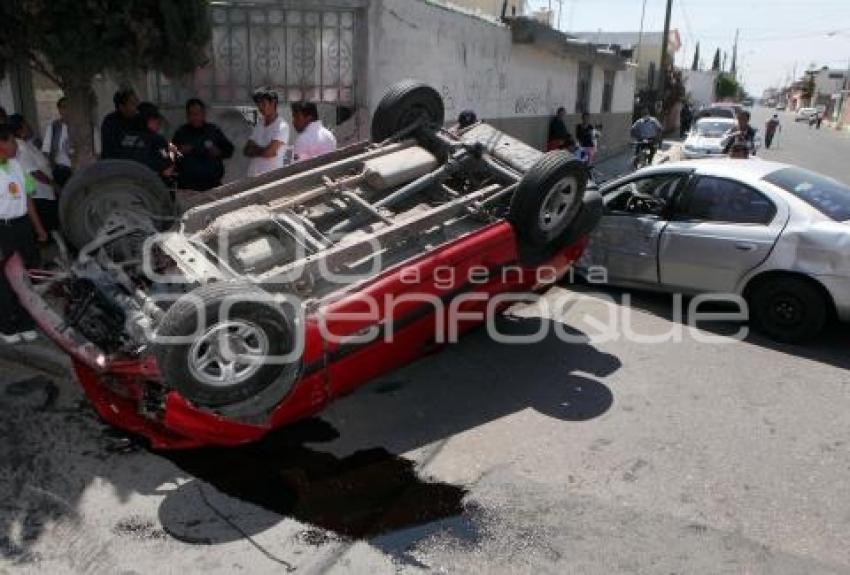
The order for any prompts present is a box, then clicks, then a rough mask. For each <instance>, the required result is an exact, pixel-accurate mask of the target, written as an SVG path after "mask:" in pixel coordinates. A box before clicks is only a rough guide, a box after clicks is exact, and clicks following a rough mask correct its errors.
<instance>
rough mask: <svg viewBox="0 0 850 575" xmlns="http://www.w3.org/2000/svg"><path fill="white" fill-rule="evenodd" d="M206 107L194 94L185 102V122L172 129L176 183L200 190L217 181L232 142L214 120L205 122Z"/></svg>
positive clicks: (208, 187) (220, 175)
mask: <svg viewBox="0 0 850 575" xmlns="http://www.w3.org/2000/svg"><path fill="white" fill-rule="evenodd" d="M206 114H207V107H206V105H205V104H204V103H203V102H202V101H201V100H199V99H198V98H192V99H190V100H189V101H188V102H186V123H185V124H183V125H182V126H180V127H179V128H178V129H177V131H176V132H175V133H174V137H173V138H172V139H171V142H172V143H173V144H174V145H175V146H176V147H177V150H178V151H179V152H180V156H179V157H178V158H177V185H178V187H180V188H182V189H185V190H197V191H200V192H203V191H206V190H209V189H212V188H215V187H217V186H220V185H221V179H222V178H223V177H224V160H225V159H227V158H229V157H231V156H232V155H233V144H232V143H231V142H230V140H228V139H227V136H225V135H224V133H223V132H222V131H221V129H220V128H219V127H218V126H216V125H215V124H210V123H208V122H207V117H206Z"/></svg>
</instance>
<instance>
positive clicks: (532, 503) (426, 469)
mask: <svg viewBox="0 0 850 575" xmlns="http://www.w3.org/2000/svg"><path fill="white" fill-rule="evenodd" d="M762 117H763V116H762V113H761V112H760V111H758V110H757V111H756V115H755V118H756V122H758V123H763V122H762V120H761V118H762ZM784 123H785V126H786V127H785V131H784V132H783V134H782V136H781V139H780V142H779V144H780V146H779V148H778V149H777V150H775V151H770V152H765V153H764V155H765V156H766V157H777V158H780V157H781V158H782V159H793V160H795V161H798V162H799V163H801V164H802V165H807V166H810V167H813V168H814V169H818V170H820V171H823V172H825V173H831V174H832V175H834V176H837V177H839V178H843V179H844V180H845V181H848V180H850V177H848V176H850V172H848V170H850V162H847V158H850V154H848V152H850V149H848V148H850V139H848V138H847V136H846V135H843V134H836V133H830V132H828V131H826V130H821V131H820V132H815V131H811V132H810V131H808V128H804V127H803V126H802V125H798V126H794V125H793V123H792V122H789V121H787V120H786V121H785V122H784ZM842 146H843V147H842ZM565 297H566V298H572V299H571V300H564V299H563V298H565ZM626 297H630V296H628V294H624V293H623V292H620V291H617V290H603V291H601V292H594V291H593V290H590V289H589V288H569V289H567V288H565V287H558V288H555V289H554V290H552V291H551V292H549V293H548V294H547V296H546V298H545V302H547V304H548V305H544V304H540V305H538V306H531V307H527V308H522V309H519V310H515V311H514V313H513V314H511V315H510V316H509V317H507V318H505V319H504V320H502V321H501V322H500V324H499V325H500V326H501V329H502V331H505V332H508V333H511V334H514V335H518V334H528V333H534V332H536V331H538V330H540V329H543V328H545V329H547V330H548V335H547V336H546V337H544V338H543V339H542V341H540V342H538V343H536V344H533V345H508V344H497V343H495V342H494V341H492V340H491V339H490V338H489V337H488V336H487V334H486V333H485V332H484V331H478V332H475V333H473V334H471V335H470V336H469V337H467V338H465V339H464V340H463V341H461V342H460V343H459V344H457V345H454V346H451V347H450V348H448V349H446V350H444V351H443V352H442V353H440V354H437V355H434V356H431V357H428V358H426V359H423V360H421V361H419V362H417V363H416V364H413V365H411V366H409V367H407V368H405V369H402V370H399V371H397V372H395V373H394V374H392V375H390V376H388V377H386V378H384V379H382V380H380V381H376V382H374V383H372V384H370V385H369V386H367V387H365V388H363V389H361V390H359V391H358V392H357V393H355V394H353V395H351V396H349V397H346V398H344V399H342V400H340V401H338V402H337V403H336V404H334V405H333V406H332V407H330V408H329V409H328V410H327V411H326V412H324V413H323V414H322V415H321V417H320V420H317V421H312V422H309V423H308V424H305V425H303V426H299V427H298V428H296V429H293V430H290V431H287V432H284V433H282V434H278V435H276V436H275V437H274V438H273V439H272V440H270V441H268V442H266V443H265V444H263V445H261V446H259V447H257V448H250V449H239V450H227V451H211V452H204V453H200V454H188V455H186V454H184V455H169V456H168V457H165V456H163V455H161V454H153V453H150V452H148V451H146V450H144V449H138V448H134V446H132V445H128V444H127V443H126V442H125V441H123V440H122V438H121V437H120V436H116V435H115V434H114V433H111V432H110V430H109V429H107V428H106V427H105V426H104V425H102V424H101V423H100V422H99V421H98V420H97V418H96V417H95V416H94V414H93V413H92V412H91V410H90V409H89V408H88V406H87V403H86V402H85V400H84V399H83V398H82V395H81V393H80V392H79V390H78V388H77V387H76V385H75V384H74V382H73V381H72V379H71V377H70V375H68V374H67V373H62V372H61V370H60V372H58V373H56V372H45V371H44V369H46V366H47V364H46V363H44V364H42V363H41V362H39V365H37V366H34V365H23V364H22V363H21V362H19V361H18V362H9V361H3V362H0V410H1V411H0V426H2V429H0V434H2V437H3V440H2V441H0V502H2V503H1V504H0V560H1V561H2V562H0V570H4V569H8V571H10V572H18V571H21V572H49V573H66V572H78V573H149V572H161V573H191V572H200V571H203V572H208V573H225V572H226V573H231V572H244V573H252V574H253V573H280V572H282V571H285V570H286V569H287V566H288V567H289V568H292V569H295V570H297V571H298V572H303V573H318V572H340V573H341V572H356V573H364V572H369V573H373V574H379V573H399V572H400V573H414V572H424V571H428V570H432V571H437V572H447V573H485V572H486V573H511V574H513V573H559V574H561V573H582V574H585V573H599V574H612V573H641V574H655V573H657V574H659V575H661V574H663V575H669V574H671V573H688V574H691V573H705V574H716V573H751V574H761V573H765V574H767V573H771V574H774V573H776V574H784V573H788V574H799V573H806V574H816V573H850V545H848V544H847V541H848V540H850V418H848V415H847V414H848V412H850V371H848V368H850V354H848V352H847V350H848V346H850V336H848V330H847V329H846V326H835V327H834V328H833V329H832V330H831V331H830V333H828V334H826V335H825V336H824V337H823V338H821V339H820V340H819V341H817V342H815V343H814V344H813V345H810V346H806V347H795V346H783V345H777V344H774V343H772V342H770V341H767V340H764V339H762V338H760V337H758V336H755V335H750V336H749V337H747V339H746V340H745V341H736V340H734V339H732V338H730V337H728V335H726V336H724V335H722V334H728V333H730V331H729V330H730V329H734V328H736V327H737V326H724V325H722V324H718V325H716V326H705V327H706V328H707V329H695V330H691V329H689V328H687V327H685V326H684V325H683V324H682V322H681V321H678V320H677V319H675V318H674V311H675V308H674V305H673V303H674V302H673V301H672V299H671V298H670V297H667V296H658V295H647V294H634V295H632V296H631V297H632V302H631V304H632V305H630V306H625V305H620V304H621V303H623V301H622V300H623V298H626ZM612 299H613V300H615V301H616V302H619V303H616V304H614V305H613V306H610V305H606V302H607V301H610V300H612ZM566 301H572V302H573V305H567V306H565V305H563V304H564V303H565V302H566ZM556 304H557V305H556ZM612 318H614V319H612ZM614 321H616V324H615V326H616V328H617V329H616V330H615V332H616V333H619V334H620V335H619V336H618V337H617V338H614V339H607V340H606V339H604V338H600V337H593V336H594V335H596V336H599V335H600V334H602V333H604V332H603V330H602V329H601V328H602V327H603V325H611V324H612V322H614ZM555 328H558V329H561V330H562V331H564V332H565V333H569V334H573V335H575V334H581V333H584V334H587V335H588V336H589V340H588V341H584V342H578V343H577V342H564V341H562V340H561V339H560V338H559V337H557V336H556V334H555ZM629 330H630V331H631V332H633V333H637V334H643V335H644V336H650V335H652V336H656V337H657V338H658V339H659V340H663V341H659V342H658V343H650V342H646V341H644V342H638V341H635V339H636V338H626V337H624V334H625V333H627V332H628V331H629ZM665 334H666V335H665ZM662 336H663V337H662ZM709 337H714V338H715V339H718V338H719V341H706V338H709ZM644 339H645V338H644ZM7 357H8V356H7ZM423 521H425V522H426V524H425V525H424V526H423V525H421V523H422V522H423Z"/></svg>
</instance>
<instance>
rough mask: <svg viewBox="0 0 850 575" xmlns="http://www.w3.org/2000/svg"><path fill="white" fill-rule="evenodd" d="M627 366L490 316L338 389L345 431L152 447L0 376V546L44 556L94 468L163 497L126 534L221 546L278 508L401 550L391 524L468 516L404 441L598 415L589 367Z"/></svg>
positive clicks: (122, 490) (51, 388) (458, 495)
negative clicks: (417, 356)
mask: <svg viewBox="0 0 850 575" xmlns="http://www.w3.org/2000/svg"><path fill="white" fill-rule="evenodd" d="M499 323H500V326H501V327H500V331H501V332H502V333H509V334H513V335H522V334H529V333H538V332H539V331H540V330H541V328H544V327H546V326H547V325H548V324H551V323H552V322H550V321H549V320H540V319H537V318H535V319H520V318H504V319H502V320H501V321H500V322H499ZM619 367H620V362H619V361H618V360H617V358H615V357H613V356H611V355H608V354H604V353H601V352H599V351H597V350H596V349H595V348H593V347H592V346H590V345H576V344H567V343H564V342H562V341H561V340H560V339H558V338H557V337H555V336H554V335H553V334H552V333H551V331H550V333H549V335H548V336H546V337H545V338H544V339H543V341H541V342H539V343H536V344H533V345H505V344H497V343H495V342H493V341H492V340H490V339H489V337H488V336H487V334H486V333H485V332H484V331H483V330H481V331H477V332H475V333H472V334H470V335H469V336H467V337H466V338H464V340H462V341H461V342H460V343H459V344H457V345H453V346H449V347H448V348H447V349H446V350H444V352H443V353H441V354H437V355H435V356H432V357H428V358H425V359H423V360H421V361H419V362H417V363H415V364H413V365H411V366H408V367H407V368H404V369H402V370H399V371H397V372H395V373H393V374H392V375H391V376H390V377H387V378H384V379H382V380H380V381H377V382H375V383H373V384H371V385H369V386H366V387H365V388H363V389H361V390H360V391H359V392H358V393H355V394H353V395H352V396H350V397H348V398H345V399H341V400H339V401H338V403H337V404H336V405H337V406H338V407H336V408H332V409H331V413H330V414H329V416H330V418H331V419H334V420H338V421H335V425H336V427H337V429H334V427H333V426H331V425H330V424H329V423H327V422H325V421H322V420H317V419H313V420H308V421H305V422H302V423H300V424H296V425H294V426H291V427H288V428H285V429H281V430H277V431H276V432H274V433H272V434H270V435H269V436H268V437H267V438H266V439H265V440H263V441H261V442H259V443H257V444H254V445H249V446H244V447H240V448H231V449H201V450H192V451H184V452H169V453H160V454H157V455H158V457H152V456H151V455H149V454H148V453H147V452H145V451H144V450H142V451H138V450H135V451H134V450H129V451H128V452H127V453H120V452H116V451H114V450H110V446H114V445H116V443H115V441H114V439H112V438H110V437H109V435H110V434H109V433H107V428H105V427H104V426H103V425H102V424H100V423H99V421H98V420H97V419H96V417H95V416H94V414H93V412H92V411H91V409H90V408H89V407H88V405H87V403H86V402H85V400H82V399H80V400H79V402H78V403H79V404H78V405H73V406H70V407H57V406H56V405H54V404H55V398H56V395H57V392H56V385H55V384H54V383H53V382H51V381H50V380H49V379H42V380H40V382H39V383H38V384H37V385H32V382H22V383H18V384H16V385H15V384H13V385H6V386H4V387H0V409H2V410H3V412H4V419H3V420H2V423H0V433H3V435H4V437H5V438H6V441H4V442H3V448H2V450H0V457H2V459H0V496H2V500H3V502H4V503H3V504H2V507H0V553H2V554H3V555H4V556H5V557H7V558H9V559H12V560H14V561H17V562H20V563H27V562H30V561H35V560H36V559H37V557H35V556H33V555H32V553H31V551H30V548H31V546H32V545H33V544H34V543H35V542H36V541H38V538H39V537H40V536H41V535H42V533H43V531H44V530H45V528H46V526H47V525H48V524H50V523H51V522H53V521H56V520H58V519H71V520H79V519H80V518H79V517H78V513H79V512H78V505H79V502H80V499H81V497H82V496H83V494H84V492H85V491H86V489H87V488H88V487H89V486H90V484H91V483H92V482H94V481H97V480H103V481H105V482H107V483H108V484H110V485H111V486H112V488H113V490H114V492H115V493H116V494H117V496H118V497H119V498H120V499H121V500H126V499H129V498H130V497H131V496H132V495H133V494H135V493H139V494H144V495H151V494H155V495H164V496H165V498H164V500H163V501H162V503H161V504H160V508H159V519H160V523H161V528H160V526H157V525H148V524H144V525H136V523H134V521H133V518H127V519H126V521H122V522H119V524H116V526H115V531H114V532H115V533H116V535H121V534H124V533H126V532H127V531H128V529H129V530H130V531H132V532H133V535H134V536H136V537H138V536H141V537H150V538H158V537H164V536H165V533H167V534H170V535H171V536H173V537H175V538H177V539H180V540H182V541H184V542H191V543H198V544H216V543H223V542H227V541H233V540H236V539H240V538H244V537H251V536H252V535H255V534H258V533H261V532H263V531H265V530H267V529H268V528H270V527H271V526H273V525H275V524H277V523H279V522H280V516H281V515H283V516H284V517H289V518H293V519H297V520H299V521H302V522H305V523H307V524H310V525H312V526H314V527H315V528H316V529H313V530H308V531H307V532H305V534H304V537H305V541H306V542H308V543H311V542H313V543H317V544H320V543H322V542H323V541H325V540H327V539H328V538H329V537H331V538H337V537H342V538H356V539H359V538H375V537H376V536H380V535H384V536H385V539H383V541H385V545H386V546H387V547H389V548H392V547H393V546H395V545H397V544H398V542H394V541H392V539H387V538H386V535H387V534H393V533H397V532H400V531H406V532H412V533H414V535H411V536H414V537H421V536H423V533H421V532H417V531H416V528H417V527H418V526H421V525H423V524H437V525H442V526H443V527H445V526H446V524H445V521H446V520H450V519H451V518H453V517H459V516H463V515H469V513H468V512H469V510H468V509H465V508H464V503H463V498H464V495H465V490H464V489H463V487H461V486H455V485H448V484H445V483H440V482H434V481H428V480H426V479H423V478H421V477H420V476H419V475H418V474H417V473H416V470H415V464H414V462H412V461H410V460H408V459H405V458H403V457H400V456H399V455H397V454H399V453H403V452H406V451H408V450H411V449H415V448H418V447H423V446H428V445H432V444H438V443H439V442H440V441H443V440H446V439H448V438H450V437H452V436H453V435H455V434H459V433H462V432H464V431H467V430H470V429H473V428H476V427H479V426H481V425H484V424H486V423H488V422H490V421H493V420H495V419H498V418H501V417H504V416H506V415H509V414H511V413H515V412H518V411H521V410H523V409H527V408H533V409H535V410H537V411H538V412H540V413H542V414H545V415H547V416H550V417H553V418H557V419H559V420H563V421H574V422H583V421H587V420H591V419H593V418H595V417H598V416H599V415H602V414H603V413H605V412H606V411H607V410H608V409H610V407H611V406H612V404H613V401H614V398H613V394H612V393H611V391H610V390H609V389H608V388H607V387H606V386H605V385H604V384H603V383H601V382H599V381H597V380H596V379H594V378H601V377H605V376H607V375H609V374H611V373H613V372H614V371H616V370H617V369H618V368H619ZM328 442H333V443H334V445H337V446H339V445H344V450H345V451H346V453H350V455H346V456H337V455H333V454H331V453H329V452H328V451H332V450H328V451H322V450H319V449H314V448H312V447H310V446H308V444H316V443H328ZM119 445H120V444H119ZM162 458H164V459H167V460H168V461H170V462H171V463H173V464H174V465H175V466H176V470H175V467H173V466H171V465H168V464H167V463H166V462H165V460H164V459H162ZM175 471H176V473H175ZM208 484H209V485H208ZM210 485H212V486H213V487H215V489H211V488H210V487H209V486H210ZM244 502H249V503H251V504H253V506H246V505H244ZM465 512H466V513H465ZM441 520H442V521H443V522H442V523H441ZM435 522H436V523H435ZM128 526H129V527H128ZM449 526H450V527H451V525H449ZM459 529H461V530H465V532H467V533H471V532H472V531H474V530H472V531H470V529H469V528H468V526H466V527H460V528H459ZM328 532H330V534H329V533H328ZM416 533H419V534H418V535H416ZM80 538H81V539H82V540H83V543H85V538H86V534H85V533H82V532H81V533H79V534H74V535H73V536H72V537H70V540H72V541H77V540H78V539H80ZM89 544H91V545H95V544H96V542H93V541H92V542H89ZM74 545H76V546H79V542H77V543H74Z"/></svg>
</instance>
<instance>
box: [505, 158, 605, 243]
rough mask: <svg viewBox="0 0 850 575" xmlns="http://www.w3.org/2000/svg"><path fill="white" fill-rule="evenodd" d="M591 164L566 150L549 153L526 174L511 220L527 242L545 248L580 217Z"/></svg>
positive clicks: (512, 199)
mask: <svg viewBox="0 0 850 575" xmlns="http://www.w3.org/2000/svg"><path fill="white" fill-rule="evenodd" d="M587 178H588V174H587V167H586V166H585V165H584V164H583V163H582V162H581V161H579V160H577V159H575V158H574V157H573V155H572V154H570V153H569V152H566V151H562V150H559V151H555V152H549V153H548V154H546V155H545V156H543V157H542V158H541V159H540V160H539V161H538V162H537V163H536V164H534V165H533V166H532V167H531V169H530V170H528V172H526V174H525V175H524V176H523V177H522V179H521V180H520V182H519V185H518V186H517V189H516V192H514V195H513V198H511V208H510V214H509V216H508V219H509V221H510V222H511V223H512V224H513V226H514V228H515V229H516V232H517V235H518V236H519V237H520V239H521V240H523V241H524V242H525V243H527V244H529V245H531V246H533V247H537V248H545V247H548V246H550V245H551V244H552V243H554V242H555V241H556V240H557V239H558V238H560V237H561V236H562V235H563V234H564V232H565V231H567V228H569V226H570V224H572V223H573V221H574V220H575V218H576V214H578V212H579V209H580V208H581V206H582V198H583V197H584V191H585V188H586V187H587Z"/></svg>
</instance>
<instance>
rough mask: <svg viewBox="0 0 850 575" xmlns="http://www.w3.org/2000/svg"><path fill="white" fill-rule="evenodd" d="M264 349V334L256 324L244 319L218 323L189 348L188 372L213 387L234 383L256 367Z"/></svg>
mask: <svg viewBox="0 0 850 575" xmlns="http://www.w3.org/2000/svg"><path fill="white" fill-rule="evenodd" d="M268 351H269V339H268V336H266V333H265V331H264V330H262V329H261V328H260V327H259V326H257V325H256V324H254V323H251V322H249V321H245V320H233V321H228V322H223V323H219V324H216V325H214V326H213V327H211V328H210V329H208V330H207V331H206V333H204V335H202V336H201V337H200V338H198V340H196V341H195V342H194V343H193V344H192V346H191V347H190V348H189V372H190V373H191V374H192V377H194V378H195V379H197V380H198V381H200V382H201V383H204V384H206V385H210V386H213V387H228V386H233V385H238V384H240V383H243V382H245V381H246V380H248V379H250V378H251V377H252V376H253V375H254V374H256V373H257V371H259V370H260V368H261V367H262V366H263V363H264V360H265V359H266V358H267V356H268Z"/></svg>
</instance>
